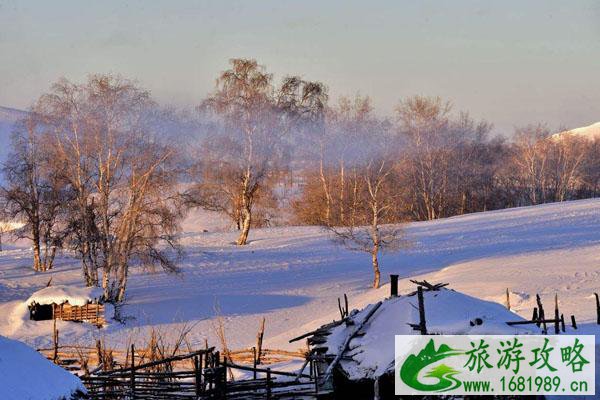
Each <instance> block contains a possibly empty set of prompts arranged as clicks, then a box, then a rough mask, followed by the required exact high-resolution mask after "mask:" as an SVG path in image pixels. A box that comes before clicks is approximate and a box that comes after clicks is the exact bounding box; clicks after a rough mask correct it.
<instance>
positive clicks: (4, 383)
mask: <svg viewBox="0 0 600 400" xmlns="http://www.w3.org/2000/svg"><path fill="white" fill-rule="evenodd" d="M77 391H81V392H85V387H84V386H83V384H82V383H81V381H80V380H79V378H77V377H76V376H75V375H73V374H71V373H70V372H68V371H66V370H64V369H62V368H61V367H59V366H57V365H54V364H53V363H51V362H50V361H48V360H47V359H46V358H44V356H42V355H41V354H40V353H38V352H37V351H35V350H33V349H32V348H30V347H29V346H27V345H26V344H24V343H22V342H19V341H16V340H11V339H7V338H5V337H3V336H0V398H1V399H3V400H24V399H27V400H58V399H69V398H71V396H72V395H73V394H74V393H76V392H77Z"/></svg>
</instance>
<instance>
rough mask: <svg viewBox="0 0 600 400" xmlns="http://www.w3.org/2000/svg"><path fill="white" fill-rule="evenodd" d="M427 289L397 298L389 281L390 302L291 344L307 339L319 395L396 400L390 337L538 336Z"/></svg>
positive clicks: (467, 299) (503, 315)
mask: <svg viewBox="0 0 600 400" xmlns="http://www.w3.org/2000/svg"><path fill="white" fill-rule="evenodd" d="M427 285H428V286H423V285H421V289H419V291H418V292H420V293H419V295H418V296H417V295H416V294H417V291H415V292H414V293H407V294H406V295H404V296H399V295H398V293H397V281H396V282H394V280H392V285H390V286H391V293H390V297H388V298H386V299H383V300H381V301H377V302H375V303H372V304H369V305H367V306H366V307H364V308H363V309H361V310H353V311H351V312H347V309H346V310H345V311H346V312H345V313H342V314H341V315H343V318H342V319H340V320H339V321H334V322H332V323H329V324H326V325H323V326H321V327H320V328H318V329H316V330H314V331H312V332H309V333H306V334H304V335H302V336H299V337H297V338H295V339H292V340H291V341H290V342H292V341H296V340H302V339H307V341H308V345H309V347H310V351H309V356H308V359H309V361H310V364H311V372H312V373H314V374H315V375H317V376H318V379H317V381H318V386H319V390H320V392H321V393H323V392H329V393H330V396H331V398H334V399H348V398H352V399H369V400H371V399H395V398H396V397H395V396H394V371H395V366H394V356H395V349H394V347H395V335H412V334H414V335H419V334H448V335H468V334H472V335H485V334H515V333H539V328H537V327H535V325H533V326H525V325H519V326H510V325H508V324H507V323H506V322H507V321H513V320H520V319H521V318H520V317H518V316H517V315H515V314H514V313H512V312H510V311H509V310H507V309H506V307H504V306H502V305H501V304H498V303H493V302H489V301H484V300H481V299H478V298H475V297H471V296H467V295H465V294H462V293H459V292H456V291H454V290H449V289H446V288H445V287H444V286H445V285H430V284H428V283H427ZM411 398H414V399H428V398H434V397H430V396H423V397H419V396H416V397H411ZM435 398H440V397H435ZM446 398H452V397H451V396H447V397H446ZM461 398H462V397H461Z"/></svg>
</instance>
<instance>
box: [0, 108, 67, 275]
mask: <svg viewBox="0 0 600 400" xmlns="http://www.w3.org/2000/svg"><path fill="white" fill-rule="evenodd" d="M41 130H42V125H41V122H40V119H39V117H38V115H37V114H36V113H35V111H32V112H30V113H29V114H28V115H27V116H26V117H25V118H24V119H23V120H22V121H20V122H19V123H18V125H17V129H16V131H15V132H14V133H13V136H12V140H11V152H10V153H9V156H8V159H7V161H6V162H5V164H4V165H3V167H2V172H3V175H4V179H5V184H4V185H3V186H2V187H1V188H0V191H1V196H2V200H3V203H4V204H3V205H4V207H3V208H4V213H3V214H4V216H5V217H7V218H8V219H10V220H13V221H20V222H23V223H24V226H23V227H21V228H19V229H15V230H14V231H13V234H15V235H16V236H17V237H21V238H27V239H29V240H31V243H32V249H33V269H34V270H35V271H40V272H41V271H47V270H49V269H52V266H53V264H54V258H55V256H56V252H57V250H58V249H59V248H61V247H62V245H63V240H64V237H65V235H66V231H65V229H64V226H62V225H61V220H60V217H61V214H63V213H64V209H65V204H66V203H68V202H69V201H70V200H71V196H70V194H71V191H70V190H69V188H68V187H67V184H66V181H65V180H63V179H62V176H61V171H60V170H57V169H52V168H51V166H52V159H51V158H50V157H49V156H48V153H47V152H46V151H45V148H46V147H47V146H49V145H50V144H49V143H48V142H47V140H45V139H47V138H45V137H44V135H43V134H42V132H41Z"/></svg>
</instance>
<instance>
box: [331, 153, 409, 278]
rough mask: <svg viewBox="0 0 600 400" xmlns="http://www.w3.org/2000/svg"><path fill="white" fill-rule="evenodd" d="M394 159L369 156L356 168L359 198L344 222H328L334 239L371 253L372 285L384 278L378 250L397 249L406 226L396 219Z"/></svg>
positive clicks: (354, 184)
mask: <svg viewBox="0 0 600 400" xmlns="http://www.w3.org/2000/svg"><path fill="white" fill-rule="evenodd" d="M395 167H396V166H395V163H394V162H392V161H391V160H390V159H386V157H385V156H380V157H377V158H371V159H369V160H368V161H367V162H366V164H365V165H364V166H363V167H361V168H357V169H356V171H359V172H358V174H357V175H355V177H354V179H356V181H355V182H354V183H353V186H354V187H355V188H356V189H355V190H356V193H357V199H356V201H355V202H353V203H352V206H351V208H349V209H348V213H349V215H348V218H347V219H346V221H347V224H346V225H345V226H332V225H330V226H327V228H328V230H329V231H330V232H332V233H333V234H334V238H335V240H337V241H339V242H340V243H342V244H343V245H344V246H346V247H347V248H349V249H351V250H356V251H364V252H367V253H369V254H370V255H371V264H372V267H373V287H374V288H378V287H379V284H380V280H381V272H380V267H379V254H380V253H381V252H384V251H389V250H397V249H398V248H400V247H401V245H402V244H403V243H404V240H403V236H404V235H403V229H402V227H401V226H400V225H398V224H395V225H393V224H389V223H390V222H395V220H394V214H393V211H394V209H395V208H394V207H395V202H396V201H397V198H398V191H397V190H396V188H395V187H394V184H393V176H394V171H395Z"/></svg>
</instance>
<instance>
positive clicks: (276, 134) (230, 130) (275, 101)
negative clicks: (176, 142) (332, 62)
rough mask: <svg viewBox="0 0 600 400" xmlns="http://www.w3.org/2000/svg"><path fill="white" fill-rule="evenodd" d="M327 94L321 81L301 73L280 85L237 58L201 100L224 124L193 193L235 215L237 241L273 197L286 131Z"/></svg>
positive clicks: (244, 239) (317, 106) (213, 137)
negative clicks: (303, 77)
mask: <svg viewBox="0 0 600 400" xmlns="http://www.w3.org/2000/svg"><path fill="white" fill-rule="evenodd" d="M323 93H324V88H323V87H322V85H320V84H318V83H312V82H305V81H303V80H301V79H299V78H297V77H288V78H286V79H284V81H283V83H282V85H281V87H279V88H278V89H275V88H274V86H273V84H272V75H271V74H268V73H267V72H266V71H265V68H264V67H263V66H260V65H259V64H258V63H257V62H256V61H255V60H246V59H233V60H231V69H228V70H226V71H224V72H223V73H222V74H221V75H220V76H219V78H218V79H217V89H216V91H215V92H214V93H213V94H212V95H211V96H209V97H208V98H207V99H206V100H205V101H204V102H203V103H202V105H201V109H203V110H209V111H212V112H213V113H214V115H215V117H216V118H217V119H218V121H219V122H220V123H221V129H218V130H216V131H215V132H214V134H213V135H211V137H209V138H208V140H207V141H206V142H205V147H206V148H207V150H208V151H207V152H206V153H205V155H204V157H205V159H204V160H203V167H204V171H205V173H204V174H203V175H202V178H201V181H200V182H199V183H198V184H197V185H196V187H195V188H194V189H193V190H192V191H190V192H189V194H190V196H189V197H190V198H192V199H193V203H194V204H197V205H200V206H203V207H205V208H208V209H213V210H217V211H222V212H225V213H227V214H228V215H229V216H230V217H231V218H232V219H233V220H235V221H236V224H237V225H238V226H239V229H240V234H239V237H238V239H237V244H238V245H245V244H246V243H247V241H248V233H249V231H250V227H251V226H252V223H253V217H254V208H255V206H256V204H257V202H258V201H260V200H264V199H272V198H273V194H272V182H273V179H274V178H275V174H274V172H275V171H277V169H278V166H279V164H280V162H281V161H282V160H283V158H284V155H285V151H286V146H285V144H286V136H287V134H288V133H289V132H290V130H291V129H292V128H293V127H294V126H295V124H296V123H297V122H298V121H299V120H300V119H302V118H303V117H305V116H308V115H310V114H311V113H313V112H316V111H315V110H316V109H322V108H323V105H322V100H321V99H322V98H323ZM317 111H318V110H317Z"/></svg>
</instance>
